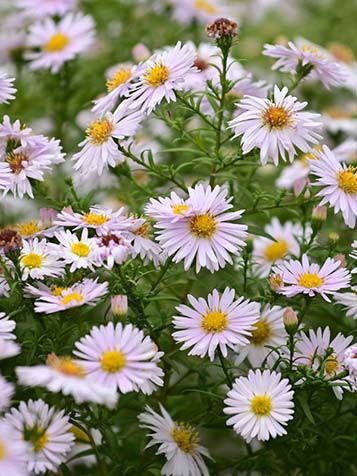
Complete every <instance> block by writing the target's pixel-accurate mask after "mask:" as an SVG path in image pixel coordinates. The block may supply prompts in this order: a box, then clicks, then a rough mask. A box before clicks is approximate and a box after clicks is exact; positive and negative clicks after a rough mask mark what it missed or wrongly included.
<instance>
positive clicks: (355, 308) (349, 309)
mask: <svg viewBox="0 0 357 476" xmlns="http://www.w3.org/2000/svg"><path fill="white" fill-rule="evenodd" d="M351 290H352V292H347V293H335V294H334V295H333V297H334V299H335V301H336V302H337V303H338V304H342V305H343V306H344V307H345V310H346V316H348V317H353V319H357V286H351Z"/></svg>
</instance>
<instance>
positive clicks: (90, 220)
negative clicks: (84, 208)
mask: <svg viewBox="0 0 357 476" xmlns="http://www.w3.org/2000/svg"><path fill="white" fill-rule="evenodd" d="M108 220H109V218H108V217H107V215H98V214H97V213H93V212H90V213H85V214H84V215H83V217H82V221H83V223H85V224H86V225H93V226H100V225H103V224H104V223H107V221H108Z"/></svg>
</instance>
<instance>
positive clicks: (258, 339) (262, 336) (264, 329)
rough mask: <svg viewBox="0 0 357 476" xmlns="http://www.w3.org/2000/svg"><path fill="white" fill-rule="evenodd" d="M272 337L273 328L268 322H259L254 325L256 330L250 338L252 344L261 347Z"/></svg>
mask: <svg viewBox="0 0 357 476" xmlns="http://www.w3.org/2000/svg"><path fill="white" fill-rule="evenodd" d="M270 335H271V328H270V325H269V323H268V322H266V321H264V320H259V321H258V322H257V323H256V324H254V329H253V330H252V335H251V337H250V338H249V341H250V343H251V344H254V345H261V344H263V343H264V342H266V341H267V340H268V339H269V337H270Z"/></svg>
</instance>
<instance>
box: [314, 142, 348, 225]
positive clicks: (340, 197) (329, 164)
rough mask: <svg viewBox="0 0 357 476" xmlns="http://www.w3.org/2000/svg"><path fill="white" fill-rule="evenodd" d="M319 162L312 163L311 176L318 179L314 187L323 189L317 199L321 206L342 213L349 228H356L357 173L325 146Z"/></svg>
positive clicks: (319, 153)
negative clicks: (319, 199) (326, 206)
mask: <svg viewBox="0 0 357 476" xmlns="http://www.w3.org/2000/svg"><path fill="white" fill-rule="evenodd" d="M317 156H318V160H311V161H310V169H311V174H313V175H315V176H316V177H317V178H318V179H317V181H316V182H313V183H312V185H315V186H318V187H323V188H322V189H321V190H320V191H319V192H318V193H317V195H316V196H317V197H322V200H321V202H320V205H325V204H326V203H328V204H329V205H330V206H331V207H333V208H334V212H335V214H336V213H338V212H340V211H341V213H342V216H343V220H344V222H345V224H346V225H347V226H349V227H350V228H354V227H355V224H356V217H357V171H356V168H355V167H353V166H347V165H346V164H341V163H340V162H339V161H338V160H337V158H336V157H335V155H334V153H333V152H332V151H331V150H330V149H329V148H328V147H327V146H326V145H325V146H323V148H322V151H321V152H318V153H317Z"/></svg>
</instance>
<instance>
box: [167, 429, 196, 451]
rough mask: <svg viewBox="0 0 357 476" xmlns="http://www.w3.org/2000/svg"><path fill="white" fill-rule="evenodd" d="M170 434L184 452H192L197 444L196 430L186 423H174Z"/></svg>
mask: <svg viewBox="0 0 357 476" xmlns="http://www.w3.org/2000/svg"><path fill="white" fill-rule="evenodd" d="M171 436H172V438H173V440H174V442H175V443H176V444H177V446H178V447H179V448H180V450H182V451H183V452H184V453H192V452H193V451H194V450H195V449H196V448H197V446H198V445H199V437H198V433H197V431H196V430H195V429H194V428H192V426H190V425H188V424H187V423H176V424H175V426H174V428H173V430H172V432H171Z"/></svg>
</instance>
